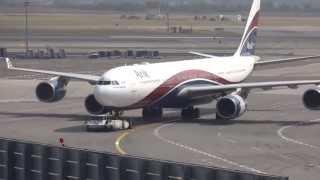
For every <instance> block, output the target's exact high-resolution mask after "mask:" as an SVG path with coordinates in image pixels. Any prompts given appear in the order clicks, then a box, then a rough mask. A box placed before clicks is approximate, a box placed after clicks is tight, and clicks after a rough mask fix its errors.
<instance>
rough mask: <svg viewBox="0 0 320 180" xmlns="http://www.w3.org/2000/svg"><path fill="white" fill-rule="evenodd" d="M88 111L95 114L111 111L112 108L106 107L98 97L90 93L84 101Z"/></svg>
mask: <svg viewBox="0 0 320 180" xmlns="http://www.w3.org/2000/svg"><path fill="white" fill-rule="evenodd" d="M84 105H85V107H86V109H87V111H88V112H89V113H90V114H94V115H100V114H106V113H108V112H110V111H111V110H110V109H107V108H105V107H104V106H103V105H101V104H100V103H99V102H98V101H97V99H96V98H95V97H94V95H93V94H91V95H89V96H88V97H87V98H86V100H85V103H84Z"/></svg>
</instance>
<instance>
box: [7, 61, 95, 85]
mask: <svg viewBox="0 0 320 180" xmlns="http://www.w3.org/2000/svg"><path fill="white" fill-rule="evenodd" d="M5 60H6V63H7V68H8V69H9V70H14V71H25V72H33V73H40V74H48V75H54V76H61V77H65V78H70V79H77V80H82V81H88V82H90V83H95V82H98V81H99V79H100V76H94V75H87V74H76V73H65V72H57V71H47V70H39V69H26V68H18V67H14V66H13V64H12V62H11V60H10V59H9V58H5Z"/></svg>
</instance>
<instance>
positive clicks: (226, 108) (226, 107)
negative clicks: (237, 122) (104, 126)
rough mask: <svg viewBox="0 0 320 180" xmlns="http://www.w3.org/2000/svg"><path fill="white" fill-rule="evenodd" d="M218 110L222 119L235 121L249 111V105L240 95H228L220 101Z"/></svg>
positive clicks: (217, 106)
mask: <svg viewBox="0 0 320 180" xmlns="http://www.w3.org/2000/svg"><path fill="white" fill-rule="evenodd" d="M216 109H217V115H218V116H219V117H220V118H222V119H235V118H237V117H239V116H241V115H242V114H243V113H244V112H245V111H246V110H247V104H246V102H245V100H244V99H243V98H242V97H241V96H239V95H228V96H225V97H222V98H221V99H219V100H218V102H217V105H216Z"/></svg>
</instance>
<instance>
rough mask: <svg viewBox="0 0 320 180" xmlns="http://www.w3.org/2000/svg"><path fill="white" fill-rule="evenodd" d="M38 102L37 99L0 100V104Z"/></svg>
mask: <svg viewBox="0 0 320 180" xmlns="http://www.w3.org/2000/svg"><path fill="white" fill-rule="evenodd" d="M20 102H38V100H37V99H23V98H22V99H0V103H20Z"/></svg>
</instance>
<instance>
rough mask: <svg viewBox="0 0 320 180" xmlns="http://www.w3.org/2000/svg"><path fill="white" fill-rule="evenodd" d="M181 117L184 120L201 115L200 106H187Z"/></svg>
mask: <svg viewBox="0 0 320 180" xmlns="http://www.w3.org/2000/svg"><path fill="white" fill-rule="evenodd" d="M181 117H182V119H183V120H193V119H197V118H199V117H200V110H199V109H198V108H193V107H190V108H186V109H182V111H181Z"/></svg>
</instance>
